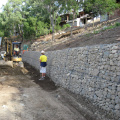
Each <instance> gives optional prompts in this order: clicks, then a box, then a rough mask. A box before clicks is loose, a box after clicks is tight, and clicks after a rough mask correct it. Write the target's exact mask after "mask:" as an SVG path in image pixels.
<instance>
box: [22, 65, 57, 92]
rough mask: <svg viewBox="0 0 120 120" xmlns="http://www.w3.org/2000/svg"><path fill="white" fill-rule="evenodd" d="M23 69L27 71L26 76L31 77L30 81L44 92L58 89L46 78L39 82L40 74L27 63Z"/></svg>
mask: <svg viewBox="0 0 120 120" xmlns="http://www.w3.org/2000/svg"><path fill="white" fill-rule="evenodd" d="M24 66H25V68H26V69H27V70H28V71H29V73H28V75H29V76H31V79H33V80H34V82H35V83H36V84H38V85H39V86H40V87H41V88H42V89H43V90H45V91H50V92H51V91H54V90H56V89H57V88H58V87H57V86H55V83H54V82H53V81H52V80H51V79H50V78H49V77H48V76H46V77H45V80H39V78H40V72H39V71H38V70H36V69H35V68H34V67H32V66H30V65H29V64H28V63H24Z"/></svg>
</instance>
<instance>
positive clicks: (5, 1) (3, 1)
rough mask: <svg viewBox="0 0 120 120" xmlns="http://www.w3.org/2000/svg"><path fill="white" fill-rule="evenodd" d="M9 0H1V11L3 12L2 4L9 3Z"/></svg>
mask: <svg viewBox="0 0 120 120" xmlns="http://www.w3.org/2000/svg"><path fill="white" fill-rule="evenodd" d="M7 1H8V0H0V12H2V9H1V7H2V5H5V4H6V3H7Z"/></svg>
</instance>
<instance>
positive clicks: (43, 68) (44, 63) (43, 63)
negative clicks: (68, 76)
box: [39, 50, 47, 80]
mask: <svg viewBox="0 0 120 120" xmlns="http://www.w3.org/2000/svg"><path fill="white" fill-rule="evenodd" d="M39 61H40V73H42V77H41V78H40V79H39V80H44V79H45V74H46V66H47V56H46V55H45V51H43V50H42V51H41V56H40V59H39Z"/></svg>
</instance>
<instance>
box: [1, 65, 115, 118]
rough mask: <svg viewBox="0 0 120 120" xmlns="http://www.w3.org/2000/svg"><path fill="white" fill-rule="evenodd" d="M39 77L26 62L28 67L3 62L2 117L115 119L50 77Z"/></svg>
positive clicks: (37, 72)
mask: <svg viewBox="0 0 120 120" xmlns="http://www.w3.org/2000/svg"><path fill="white" fill-rule="evenodd" d="M39 77H40V75H39V71H37V70H36V69H34V68H33V67H31V66H30V65H28V64H26V63H25V69H22V68H20V67H18V66H15V67H14V68H11V67H7V66H0V120H108V118H109V120H115V119H114V118H113V119H112V117H111V116H110V114H107V113H106V112H105V111H103V110H101V109H100V108H99V107H97V106H95V105H93V104H92V103H91V102H90V101H89V100H87V99H85V98H84V97H82V96H80V95H75V94H73V93H71V92H69V91H67V90H65V89H63V88H62V87H59V86H56V85H55V84H54V82H53V81H51V80H50V78H49V77H47V76H46V78H45V80H44V81H39V80H38V79H39ZM105 113H106V114H105Z"/></svg>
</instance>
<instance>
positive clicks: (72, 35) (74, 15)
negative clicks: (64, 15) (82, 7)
mask: <svg viewBox="0 0 120 120" xmlns="http://www.w3.org/2000/svg"><path fill="white" fill-rule="evenodd" d="M74 19H75V11H73V20H72V22H73V24H72V27H71V36H73V34H72V28H73V27H74V22H75V21H74Z"/></svg>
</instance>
